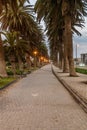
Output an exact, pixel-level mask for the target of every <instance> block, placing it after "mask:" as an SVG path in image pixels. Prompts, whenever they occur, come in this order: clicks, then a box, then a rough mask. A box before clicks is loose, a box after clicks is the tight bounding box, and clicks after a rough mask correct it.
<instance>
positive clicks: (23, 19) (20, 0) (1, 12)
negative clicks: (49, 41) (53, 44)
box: [0, 0, 48, 77]
mask: <svg viewBox="0 0 87 130" xmlns="http://www.w3.org/2000/svg"><path fill="white" fill-rule="evenodd" d="M2 35H4V36H5V38H4V40H3V41H2V38H1V36H2ZM34 50H38V51H39V56H42V55H43V56H44V57H48V53H47V47H46V45H45V44H44V34H43V31H42V29H41V27H40V26H39V25H38V23H37V22H36V21H35V14H34V9H33V7H32V6H31V5H30V3H29V1H28V0H0V76H1V77H5V76H7V73H6V61H5V56H6V57H7V59H9V60H10V61H11V62H12V64H13V62H14V63H15V59H16V60H17V61H18V63H19V68H21V64H22V62H23V58H24V57H25V55H26V54H27V55H28V57H29V56H33V51H34Z"/></svg>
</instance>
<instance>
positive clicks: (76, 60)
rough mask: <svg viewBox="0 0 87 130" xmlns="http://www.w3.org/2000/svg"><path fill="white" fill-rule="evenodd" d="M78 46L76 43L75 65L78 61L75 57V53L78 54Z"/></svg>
mask: <svg viewBox="0 0 87 130" xmlns="http://www.w3.org/2000/svg"><path fill="white" fill-rule="evenodd" d="M78 47H79V44H76V65H77V61H78V58H77V54H78Z"/></svg>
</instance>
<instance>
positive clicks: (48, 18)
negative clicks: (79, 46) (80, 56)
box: [35, 0, 87, 76]
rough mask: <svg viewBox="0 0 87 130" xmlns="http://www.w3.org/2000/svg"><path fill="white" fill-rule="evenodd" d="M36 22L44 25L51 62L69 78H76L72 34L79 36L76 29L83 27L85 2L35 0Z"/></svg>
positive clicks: (86, 8) (85, 14)
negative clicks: (56, 64)
mask: <svg viewBox="0 0 87 130" xmlns="http://www.w3.org/2000/svg"><path fill="white" fill-rule="evenodd" d="M35 11H36V13H37V20H38V21H41V20H42V19H43V20H44V22H45V25H46V30H47V31H46V32H47V36H48V40H49V46H50V53H51V58H52V60H53V61H54V62H55V63H57V55H58V54H59V61H58V65H59V67H60V68H61V67H62V68H63V72H69V74H70V76H77V74H76V72H75V68H74V60H73V34H74V33H76V34H77V35H81V34H80V32H79V31H78V30H77V29H76V26H77V27H83V25H84V16H87V0H37V1H36V4H35Z"/></svg>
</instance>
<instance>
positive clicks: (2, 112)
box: [0, 65, 87, 130]
mask: <svg viewBox="0 0 87 130" xmlns="http://www.w3.org/2000/svg"><path fill="white" fill-rule="evenodd" d="M0 130H87V115H86V113H85V112H84V111H83V110H82V109H81V108H80V106H79V105H78V104H77V103H76V102H75V101H74V99H73V98H72V97H71V96H70V94H69V93H68V92H67V90H66V89H65V88H64V87H63V86H62V85H61V84H60V83H59V82H58V80H57V79H56V78H55V77H54V75H53V74H52V72H51V67H50V65H47V66H45V67H43V68H42V69H40V70H37V71H35V72H33V73H32V74H30V75H28V76H27V77H26V78H23V79H22V80H20V81H19V82H17V83H16V84H14V85H12V86H11V87H9V88H7V89H6V90H4V91H1V92H0Z"/></svg>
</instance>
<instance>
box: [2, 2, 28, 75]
mask: <svg viewBox="0 0 87 130" xmlns="http://www.w3.org/2000/svg"><path fill="white" fill-rule="evenodd" d="M24 1H26V0H14V1H13V0H0V15H1V13H2V11H3V7H5V9H6V12H7V5H8V4H10V6H12V8H13V9H14V10H15V7H16V5H17V3H18V2H24ZM27 1H28V0H27ZM0 76H2V77H6V76H7V73H6V64H5V59H4V50H3V45H2V40H1V34H0Z"/></svg>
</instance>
